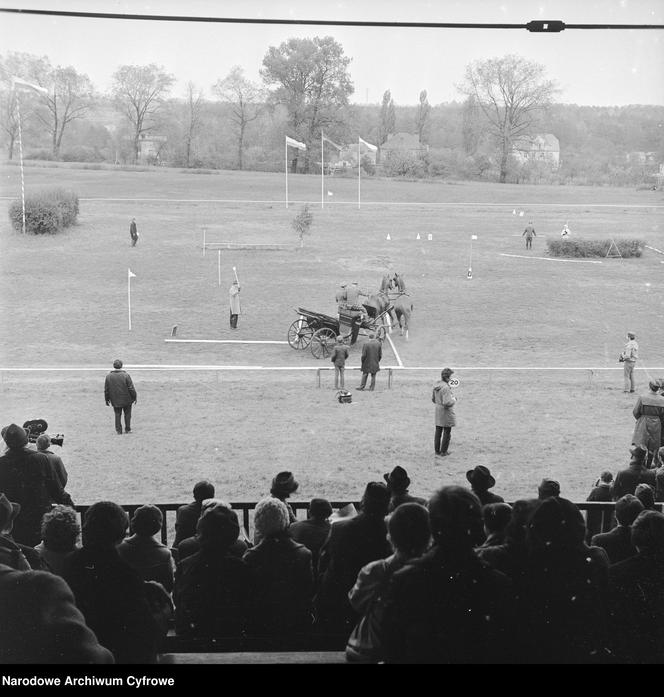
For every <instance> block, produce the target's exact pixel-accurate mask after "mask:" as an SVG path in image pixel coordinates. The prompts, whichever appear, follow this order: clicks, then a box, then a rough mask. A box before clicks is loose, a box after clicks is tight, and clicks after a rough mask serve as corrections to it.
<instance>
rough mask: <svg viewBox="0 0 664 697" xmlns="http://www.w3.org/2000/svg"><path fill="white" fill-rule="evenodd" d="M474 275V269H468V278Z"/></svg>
mask: <svg viewBox="0 0 664 697" xmlns="http://www.w3.org/2000/svg"><path fill="white" fill-rule="evenodd" d="M472 277H473V270H472V269H468V278H472Z"/></svg>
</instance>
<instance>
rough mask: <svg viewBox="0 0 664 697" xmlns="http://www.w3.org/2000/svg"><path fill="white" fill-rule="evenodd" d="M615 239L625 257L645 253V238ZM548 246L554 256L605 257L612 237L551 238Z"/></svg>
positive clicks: (638, 255) (550, 253)
mask: <svg viewBox="0 0 664 697" xmlns="http://www.w3.org/2000/svg"><path fill="white" fill-rule="evenodd" d="M613 241H614V242H615V243H616V247H618V251H619V252H620V254H621V256H623V257H640V256H641V254H642V253H643V246H644V245H645V242H644V241H643V240H637V239H634V238H628V239H621V238H616V239H614V240H613ZM546 246H547V248H548V252H549V255H550V256H552V257H605V256H606V255H607V253H608V251H609V247H611V239H605V240H583V239H574V238H572V239H570V238H567V239H549V240H547V241H546Z"/></svg>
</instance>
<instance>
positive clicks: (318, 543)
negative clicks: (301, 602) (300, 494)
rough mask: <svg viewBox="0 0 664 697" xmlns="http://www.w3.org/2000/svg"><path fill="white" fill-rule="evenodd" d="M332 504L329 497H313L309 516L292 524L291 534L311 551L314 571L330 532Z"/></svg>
mask: <svg viewBox="0 0 664 697" xmlns="http://www.w3.org/2000/svg"><path fill="white" fill-rule="evenodd" d="M331 515H332V506H331V505H330V502H329V501H328V500H327V499H319V498H315V499H311V503H310V504H309V517H308V518H307V519H306V520H299V521H298V522H297V523H292V524H291V526H290V535H291V537H292V538H293V539H294V540H295V542H299V543H300V544H301V545H304V546H305V547H306V548H307V549H308V550H309V551H310V552H311V564H312V566H313V568H314V571H315V570H316V569H317V567H318V555H319V553H320V549H321V547H322V546H323V544H324V543H325V540H327V537H328V535H329V534H330V527H331V525H330V516H331Z"/></svg>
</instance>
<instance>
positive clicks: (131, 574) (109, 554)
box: [63, 501, 162, 663]
mask: <svg viewBox="0 0 664 697" xmlns="http://www.w3.org/2000/svg"><path fill="white" fill-rule="evenodd" d="M128 524H129V520H128V517H127V514H126V513H125V511H124V510H123V509H122V508H120V506H118V505H117V504H115V503H112V502H111V501H100V502H98V503H95V504H93V505H92V506H90V508H88V510H87V511H86V513H85V517H84V519H83V547H82V548H81V549H78V550H76V551H75V552H72V553H71V554H70V555H69V556H68V557H67V558H66V560H65V565H64V570H63V577H64V579H65V581H67V583H68V584H69V587H70V588H71V589H72V591H73V593H74V597H75V598H76V605H77V607H78V608H79V610H80V611H81V612H82V613H83V616H84V617H85V621H86V623H87V625H88V627H90V629H92V631H93V632H94V633H95V634H96V635H97V638H98V639H99V642H100V643H101V644H102V645H103V646H105V647H106V648H107V649H109V651H111V652H112V653H113V656H114V657H115V660H116V662H117V663H153V662H154V661H155V660H156V656H157V646H158V642H159V641H160V640H161V638H162V628H161V626H160V625H159V624H158V623H157V621H156V620H155V618H154V617H153V613H152V612H151V609H150V605H149V596H148V591H147V590H146V586H147V584H145V583H144V582H143V580H142V579H141V578H140V576H139V575H138V573H137V572H136V571H134V569H132V568H131V567H130V566H129V564H127V563H126V562H125V561H123V560H122V559H121V558H120V555H119V554H118V550H117V545H118V544H119V543H120V542H121V540H122V539H123V538H124V536H125V532H126V531H127V527H128Z"/></svg>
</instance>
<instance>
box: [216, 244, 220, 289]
mask: <svg viewBox="0 0 664 697" xmlns="http://www.w3.org/2000/svg"><path fill="white" fill-rule="evenodd" d="M217 281H218V285H219V287H221V249H219V250H217Z"/></svg>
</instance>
